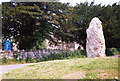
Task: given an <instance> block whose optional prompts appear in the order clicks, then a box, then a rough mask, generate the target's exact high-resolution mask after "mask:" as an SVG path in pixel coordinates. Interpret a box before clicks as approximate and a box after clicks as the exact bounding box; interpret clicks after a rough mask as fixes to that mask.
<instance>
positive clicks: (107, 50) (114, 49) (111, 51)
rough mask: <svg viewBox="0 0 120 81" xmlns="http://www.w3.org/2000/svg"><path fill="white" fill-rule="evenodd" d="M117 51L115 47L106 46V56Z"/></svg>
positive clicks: (117, 52)
mask: <svg viewBox="0 0 120 81" xmlns="http://www.w3.org/2000/svg"><path fill="white" fill-rule="evenodd" d="M119 53H120V52H119V51H118V50H117V49H116V48H106V56H113V55H118V54H119Z"/></svg>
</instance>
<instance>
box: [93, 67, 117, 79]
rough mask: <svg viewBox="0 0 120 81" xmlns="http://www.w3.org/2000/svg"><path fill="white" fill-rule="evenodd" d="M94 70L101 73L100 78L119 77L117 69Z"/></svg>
mask: <svg viewBox="0 0 120 81" xmlns="http://www.w3.org/2000/svg"><path fill="white" fill-rule="evenodd" d="M92 72H97V73H99V78H100V79H115V78H118V71H117V70H115V69H108V70H93V71H92Z"/></svg>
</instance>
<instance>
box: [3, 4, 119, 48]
mask: <svg viewBox="0 0 120 81" xmlns="http://www.w3.org/2000/svg"><path fill="white" fill-rule="evenodd" d="M119 14H120V5H117V4H116V3H114V4H113V5H112V6H110V5H107V6H101V4H99V5H94V2H91V3H88V2H85V3H80V4H76V6H74V7H73V6H70V5H69V3H60V2H39V3H37V2H27V3H23V2H8V3H3V4H2V21H3V23H2V32H3V33H2V36H3V40H6V39H8V38H9V39H13V40H14V41H15V42H18V46H19V49H32V48H33V47H34V48H39V47H40V45H42V42H43V41H44V40H45V39H49V40H50V41H51V42H52V43H54V44H56V45H57V43H58V41H56V40H53V39H52V37H51V35H53V36H54V37H55V38H56V39H57V40H61V41H63V42H73V41H76V42H77V43H79V44H81V45H83V46H84V47H85V46H86V29H87V28H88V26H89V23H90V21H91V19H92V18H93V17H98V18H100V20H101V21H102V25H103V31H104V35H105V42H106V46H107V48H111V47H116V48H119V47H120V43H119V41H120V31H119V28H120V20H119V19H120V15H119Z"/></svg>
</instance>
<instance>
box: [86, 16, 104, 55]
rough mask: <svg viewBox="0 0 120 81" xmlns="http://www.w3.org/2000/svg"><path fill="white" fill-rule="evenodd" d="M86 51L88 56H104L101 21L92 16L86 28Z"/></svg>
mask: <svg viewBox="0 0 120 81" xmlns="http://www.w3.org/2000/svg"><path fill="white" fill-rule="evenodd" d="M86 33H87V39H86V41H87V42H86V51H87V56H88V57H105V56H106V55H105V39H104V35H103V31H102V22H101V21H100V20H99V18H97V17H94V18H93V19H92V20H91V22H90V24H89V28H88V29H87V30H86Z"/></svg>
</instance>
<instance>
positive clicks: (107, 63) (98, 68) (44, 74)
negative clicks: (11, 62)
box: [2, 57, 118, 79]
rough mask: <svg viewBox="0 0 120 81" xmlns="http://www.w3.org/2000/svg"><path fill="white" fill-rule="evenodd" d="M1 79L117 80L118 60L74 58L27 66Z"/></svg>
mask: <svg viewBox="0 0 120 81" xmlns="http://www.w3.org/2000/svg"><path fill="white" fill-rule="evenodd" d="M2 78H3V79H118V58H115V57H105V58H75V59H67V60H54V61H46V62H41V63H38V64H36V65H29V66H25V67H23V68H18V69H15V70H12V71H10V72H8V73H4V74H3V75H2Z"/></svg>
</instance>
